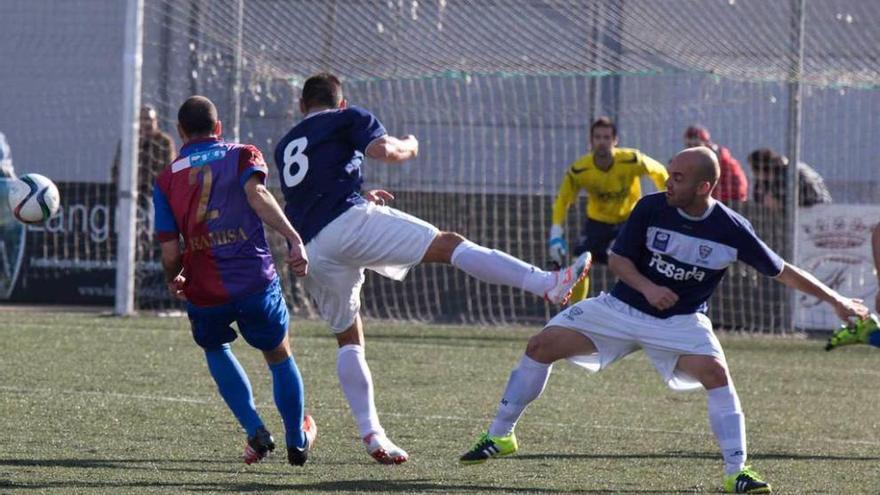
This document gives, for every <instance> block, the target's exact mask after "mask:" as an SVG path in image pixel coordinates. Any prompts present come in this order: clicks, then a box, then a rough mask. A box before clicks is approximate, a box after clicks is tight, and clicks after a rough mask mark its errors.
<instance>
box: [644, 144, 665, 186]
mask: <svg viewBox="0 0 880 495" xmlns="http://www.w3.org/2000/svg"><path fill="white" fill-rule="evenodd" d="M640 155H641V157H642V167H643V168H644V170H645V173H646V174H648V176H650V177H651V181H652V182H654V187H656V188H657V190H658V191H665V190H666V179H668V178H669V172H667V171H666V167H664V166H663V164H662V163H660V162H658V161H657V160H655V159H653V158H651V157H650V156H648V155H646V154H644V153H640Z"/></svg>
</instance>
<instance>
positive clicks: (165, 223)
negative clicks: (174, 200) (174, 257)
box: [153, 180, 180, 242]
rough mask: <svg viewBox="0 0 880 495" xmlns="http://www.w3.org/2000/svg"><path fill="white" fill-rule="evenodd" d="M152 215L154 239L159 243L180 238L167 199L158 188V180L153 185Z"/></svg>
mask: <svg viewBox="0 0 880 495" xmlns="http://www.w3.org/2000/svg"><path fill="white" fill-rule="evenodd" d="M153 213H154V217H155V222H156V224H155V229H156V238H157V239H158V240H159V242H167V241H174V240H177V239H178V237H180V232H179V231H178V229H177V222H176V221H175V220H174V213H173V212H172V210H171V204H170V203H169V202H168V197H167V196H165V193H164V192H162V188H161V187H159V181H158V180H157V181H156V182H155V183H154V184H153Z"/></svg>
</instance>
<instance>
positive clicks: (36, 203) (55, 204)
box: [7, 174, 61, 223]
mask: <svg viewBox="0 0 880 495" xmlns="http://www.w3.org/2000/svg"><path fill="white" fill-rule="evenodd" d="M7 187H8V189H9V195H8V198H7V199H8V200H9V209H10V210H12V214H13V215H14V216H15V218H16V219H18V221H20V222H23V223H43V222H45V221H46V220H48V219H50V218H51V217H52V215H54V214H55V213H57V212H58V208H59V207H60V206H61V196H60V195H59V194H58V187H57V186H56V185H55V183H54V182H52V181H51V180H50V179H49V178H48V177H46V176H44V175H40V174H25V175H22V176H21V177H19V178H18V179H15V180H12V181H9V182H8V183H7Z"/></svg>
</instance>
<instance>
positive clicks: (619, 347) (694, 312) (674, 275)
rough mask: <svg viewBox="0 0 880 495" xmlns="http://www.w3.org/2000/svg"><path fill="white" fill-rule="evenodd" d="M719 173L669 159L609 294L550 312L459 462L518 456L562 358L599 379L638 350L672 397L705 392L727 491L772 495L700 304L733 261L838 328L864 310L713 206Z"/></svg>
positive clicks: (627, 238)
mask: <svg viewBox="0 0 880 495" xmlns="http://www.w3.org/2000/svg"><path fill="white" fill-rule="evenodd" d="M718 176H719V166H718V161H717V158H716V156H715V154H714V153H713V152H712V151H711V150H710V149H709V148H706V147H703V146H700V147H695V148H688V149H686V150H684V151H682V152H680V153H679V154H678V155H676V156H675V158H673V160H672V163H671V164H670V166H669V180H668V181H667V183H666V187H667V190H666V192H663V193H655V194H651V195H648V196H645V197H644V198H642V199H641V200H640V201H639V202H638V204H637V205H636V207H635V209H634V210H633V212H632V215H631V216H630V217H629V220H628V221H627V223H626V224H625V225H624V227H623V228H622V230H621V232H620V235H618V237H617V239H616V240H615V242H614V246H613V248H612V253H611V256H610V259H609V266H610V268H611V270H612V271H613V272H614V273H615V274H616V275H617V276H618V277H619V281H618V282H617V284H616V285H615V286H614V288H613V289H612V291H611V293H610V294H602V295H600V296H598V297H593V298H590V299H586V300H584V301H581V302H579V303H577V304H575V305H573V306H572V307H570V308H568V309H566V310H565V311H563V312H562V313H559V314H558V315H556V316H555V317H554V318H553V319H551V320H550V322H549V323H548V324H547V325H546V326H545V327H544V329H543V330H542V331H541V332H539V333H538V334H537V335H535V336H533V337H532V338H531V339H530V340H529V343H528V346H527V347H526V352H525V355H524V356H523V357H522V358H521V359H520V361H519V363H518V365H517V367H516V368H515V369H514V370H513V372H512V373H511V375H510V379H509V380H508V382H507V388H506V390H505V391H504V395H503V396H502V399H501V403H500V405H499V406H498V411H497V413H496V415H495V419H494V421H493V422H492V424H491V426H490V427H489V430H488V431H486V432H485V433H483V434H482V435H481V436H480V437H479V439H478V440H477V443H476V445H474V447H473V448H472V449H471V450H470V451H468V452H466V453H465V454H464V455H462V456H461V459H460V461H461V463H462V464H477V463H482V462H485V461H486V460H487V459H489V458H491V457H497V456H504V455H509V454H513V453H514V452H516V450H517V442H516V437H515V435H514V427H515V426H516V423H517V421H518V420H519V418H520V416H521V415H522V413H523V411H524V410H525V408H526V406H528V404H530V403H531V402H532V401H534V400H536V399H537V398H538V397H539V396H540V395H541V392H542V391H543V390H544V386H545V385H546V383H547V380H548V378H549V376H550V370H551V368H552V365H553V363H554V362H556V361H559V360H560V359H568V360H570V361H572V362H573V363H575V364H578V365H580V366H582V367H584V368H586V369H587V370H588V371H591V372H597V371H600V370H602V369H604V368H607V367H608V366H610V365H611V364H612V363H613V362H615V361H617V360H619V359H621V358H623V357H624V356H627V355H628V354H631V353H633V352H635V351H637V350H639V349H642V350H644V351H645V353H646V354H647V355H648V358H649V359H650V360H651V362H652V364H653V365H654V368H656V370H657V372H659V373H660V375H661V376H662V377H663V379H664V380H665V381H666V383H667V385H668V386H669V387H670V388H671V389H673V390H698V389H701V388H702V389H705V390H706V395H707V404H708V410H709V422H710V424H711V426H712V432H713V433H714V434H715V437H716V438H717V439H718V443H719V445H720V447H721V453H722V455H723V457H724V465H725V475H724V480H723V484H724V490H725V491H727V492H729V493H770V492H771V489H770V484H769V483H767V482H765V481H763V480H762V479H761V478H760V477H759V475H758V474H757V473H756V472H755V471H753V470H751V469H750V468H749V467H748V466H746V464H745V463H746V430H745V417H744V416H743V412H742V408H741V407H740V402H739V398H738V397H737V393H736V389H735V388H734V386H733V380H732V379H731V377H730V373H729V372H728V368H727V361H726V359H725V356H724V351H723V350H722V349H721V344H720V343H719V342H718V339H717V338H716V337H715V334H714V333H713V331H712V322H711V321H710V320H709V318H708V317H707V316H706V309H707V306H706V302H707V301H708V300H709V297H710V296H711V295H712V292H713V291H714V290H715V287H717V286H718V283H719V282H720V281H721V278H722V277H723V276H724V271H725V270H726V269H727V267H728V266H729V265H730V264H731V263H733V262H734V261H737V260H739V261H743V262H745V263H747V264H749V265H751V266H753V267H754V268H755V269H756V270H758V271H759V272H761V273H762V274H764V275H767V276H770V277H775V278H776V279H777V280H779V281H780V282H782V283H783V284H785V285H787V286H788V287H791V288H794V289H797V290H799V291H802V292H805V293H807V294H810V295H813V296H815V297H817V298H819V299H821V300H823V301H825V302H827V303H829V304H831V305H832V306H833V307H834V310H835V311H836V312H837V314H838V316H840V318H842V319H847V318H849V317H851V316H857V317H861V318H864V317H865V316H866V315H867V308H866V307H865V306H864V305H863V304H862V303H861V301H859V300H857V299H850V298H847V297H844V296H841V295H840V294H838V293H837V292H835V291H834V290H832V289H830V288H828V287H827V286H825V285H824V284H822V283H821V282H819V281H818V280H817V279H816V278H815V277H813V276H812V275H811V274H809V273H807V272H805V271H803V270H801V269H800V268H797V267H795V266H793V265H791V264H788V263H786V262H785V261H784V260H783V259H782V258H780V257H779V255H777V254H776V253H774V252H773V251H772V250H771V249H770V248H768V247H767V245H766V244H764V242H763V241H761V239H759V238H758V236H757V235H755V232H754V230H753V229H752V226H751V225H750V224H749V222H748V221H747V220H746V219H745V218H743V217H742V216H740V215H739V214H737V213H736V212H734V211H732V210H730V209H729V208H727V207H726V206H724V205H723V204H722V203H720V202H718V201H717V200H715V199H713V198H712V189H713V188H714V187H715V185H716V184H717V182H718Z"/></svg>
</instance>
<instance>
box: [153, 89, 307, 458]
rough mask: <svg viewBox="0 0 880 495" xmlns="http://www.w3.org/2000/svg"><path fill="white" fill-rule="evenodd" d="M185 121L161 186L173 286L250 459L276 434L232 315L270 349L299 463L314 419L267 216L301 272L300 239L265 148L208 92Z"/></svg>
mask: <svg viewBox="0 0 880 495" xmlns="http://www.w3.org/2000/svg"><path fill="white" fill-rule="evenodd" d="M177 129H178V132H179V133H180V137H181V138H182V140H183V142H184V145H183V147H182V148H181V150H180V155H179V156H178V157H177V159H175V160H174V161H173V162H172V163H171V164H170V165H169V166H167V167H165V169H164V170H162V172H161V173H160V174H159V176H158V177H157V178H156V184H155V187H154V188H153V202H154V208H155V217H156V235H157V237H158V239H159V242H160V244H161V247H162V266H163V268H164V271H165V277H166V281H167V282H168V288H169V290H170V291H171V293H172V294H174V295H175V296H176V297H178V298H180V299H183V300H186V301H187V313H188V314H189V319H190V322H191V325H192V335H193V339H194V340H195V342H196V343H197V344H198V345H199V346H201V347H202V348H203V349H204V351H205V357H206V359H207V362H208V369H209V370H210V372H211V376H212V377H213V378H214V381H215V382H216V383H217V388H218V389H219V391H220V395H221V396H222V397H223V399H224V400H225V401H226V404H227V405H228V406H229V408H230V409H231V410H232V412H233V414H235V417H236V418H237V419H238V421H239V423H240V424H241V426H242V428H244V430H245V431H246V432H247V435H248V441H247V446H246V447H245V454H244V460H245V462H246V463H247V464H251V463H253V462H257V461H259V460H260V459H262V458H263V457H265V456H266V455H267V454H268V453H269V452H270V451H272V450H274V448H275V443H274V440H273V439H272V436H271V434H269V432H268V430H266V428H265V426H264V425H263V421H262V419H261V418H260V416H259V414H258V413H257V410H256V407H255V406H254V398H253V393H252V390H251V385H250V381H249V380H248V377H247V374H246V373H245V371H244V369H243V368H242V367H241V365H240V364H239V362H238V360H237V359H236V358H235V356H234V355H233V354H232V350H231V349H230V346H229V344H230V342H232V341H233V340H235V339H236V337H237V334H236V333H235V331H234V330H233V329H232V328H231V327H230V324H231V323H232V322H236V323H237V325H238V329H239V331H240V332H241V334H242V336H243V337H244V339H245V340H246V341H247V342H248V343H249V344H250V345H252V346H254V347H256V348H258V349H260V350H261V351H263V355H264V357H265V359H266V362H267V363H268V365H269V369H270V370H271V372H272V380H273V388H274V396H275V404H276V406H277V407H278V411H279V413H280V414H281V417H282V419H283V420H284V426H285V429H286V431H287V434H286V443H287V455H288V461H289V462H290V463H291V464H293V465H298V466H301V465H303V464H305V462H306V460H307V458H308V451H309V446H310V445H311V444H312V443H313V442H314V438H315V432H316V427H315V424H314V421H313V420H312V418H311V417H310V416H305V415H304V407H303V403H304V392H303V383H302V377H301V376H300V373H299V369H298V368H297V366H296V362H295V361H294V359H293V355H292V353H291V351H290V343H289V340H288V335H287V328H288V323H289V315H288V312H287V305H286V303H285V301H284V296H283V295H282V294H281V286H280V283H279V281H278V275H277V274H276V272H275V266H274V264H273V262H272V253H271V252H270V250H269V244H268V243H267V242H266V235H265V231H264V230H263V222H265V223H266V224H268V225H269V226H270V227H272V228H273V229H275V230H276V231H278V232H279V233H281V234H282V235H283V236H284V237H285V238H286V239H287V241H288V245H289V252H288V253H287V262H288V263H289V264H290V265H291V268H292V269H293V271H294V273H295V274H296V275H297V276H304V275H305V274H306V272H307V270H308V258H307V257H306V254H305V248H304V247H303V243H302V239H301V238H300V236H299V234H298V233H297V232H296V230H295V229H294V228H293V226H292V225H291V224H290V222H289V221H288V220H287V218H286V217H285V216H284V213H283V211H282V210H281V207H280V206H279V205H278V203H277V202H276V201H275V199H274V198H273V197H272V195H271V194H270V193H269V191H268V190H267V189H266V186H265V182H266V176H267V174H268V169H267V167H266V162H265V161H264V160H263V156H262V154H261V153H260V150H258V149H257V148H256V147H254V146H252V145H242V144H237V143H227V142H224V141H223V140H222V139H221V138H220V135H221V130H222V127H221V123H220V121H219V120H218V118H217V109H216V108H215V107H214V104H213V103H212V102H211V101H210V100H209V99H207V98H205V97H203V96H193V97H190V98H189V99H187V100H186V101H185V102H184V103H183V105H182V106H181V107H180V110H179V112H178V125H177ZM181 237H182V238H183V243H184V249H183V250H182V251H181V245H180V239H181Z"/></svg>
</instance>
